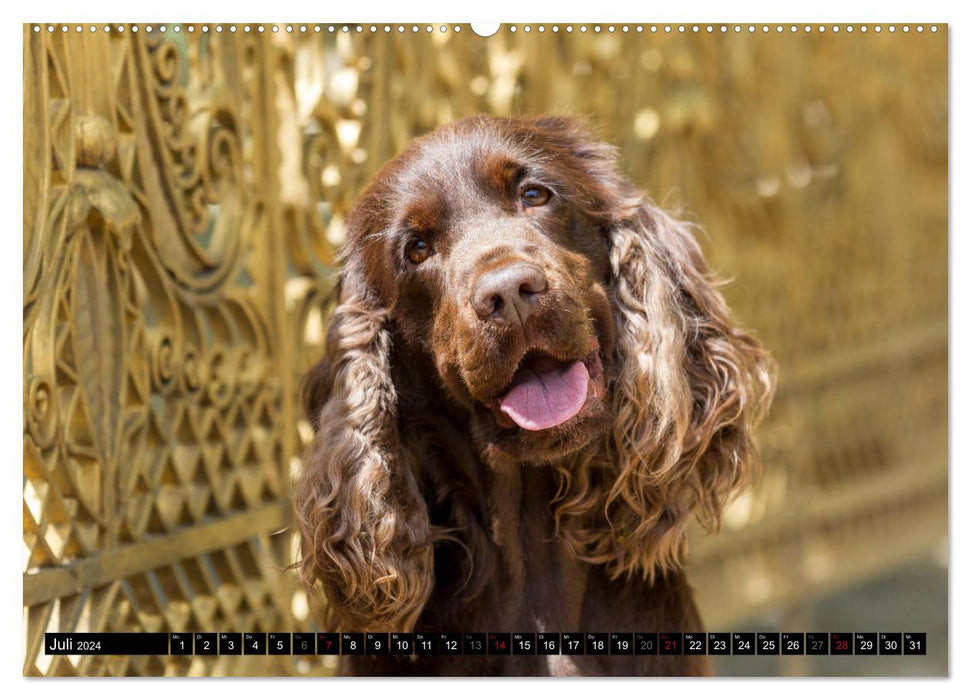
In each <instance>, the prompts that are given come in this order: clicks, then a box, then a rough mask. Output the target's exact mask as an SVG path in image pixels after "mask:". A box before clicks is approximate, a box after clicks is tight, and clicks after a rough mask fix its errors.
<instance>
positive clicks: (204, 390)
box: [23, 25, 947, 675]
mask: <svg viewBox="0 0 971 700" xmlns="http://www.w3.org/2000/svg"><path fill="white" fill-rule="evenodd" d="M39 27H40V30H39V31H34V25H25V27H24V402H25V403H24V411H25V412H24V416H25V418H24V482H23V483H24V490H23V501H24V549H25V551H24V611H25V641H24V648H25V659H24V673H25V674H28V675H41V674H46V675H75V674H82V675H97V674H111V675H186V674H188V675H226V674H229V675H234V674H249V675H263V674H313V673H327V672H329V668H328V667H326V666H325V665H324V662H323V661H322V660H314V661H310V660H308V659H301V658H299V657H264V658H257V657H248V656H244V657H177V656H173V657H131V658H128V657H84V656H81V657H48V656H45V655H44V654H43V652H42V650H41V644H42V640H43V633H44V632H45V631H70V630H78V631H139V630H144V631H193V630H195V631H202V630H212V631H220V630H223V631H226V630H237V631H259V630H264V631H299V630H302V629H311V628H312V622H311V620H310V616H309V614H308V605H307V601H306V598H305V596H304V595H303V593H302V592H301V591H300V590H299V586H298V585H297V583H296V580H295V577H294V574H293V573H292V572H288V571H286V570H285V567H286V565H287V564H289V563H290V562H291V561H292V559H293V549H292V547H293V542H292V535H291V533H289V532H288V530H287V528H288V527H289V525H290V522H291V513H290V504H289V480H290V477H291V475H292V474H293V472H294V470H295V469H296V468H297V466H298V464H299V458H298V455H299V452H300V446H301V442H302V440H304V439H306V437H307V433H308V427H307V425H306V423H305V422H304V421H302V419H301V416H300V414H299V411H298V409H297V402H296V398H295V397H296V389H297V385H298V381H299V377H300V375H301V374H302V373H303V372H304V371H305V370H306V369H307V368H308V367H309V365H310V363H311V362H313V361H314V360H315V358H316V357H318V356H319V354H320V352H321V348H322V342H323V328H324V323H325V315H326V313H327V309H328V305H329V303H330V292H331V288H332V283H333V279H334V253H335V251H336V250H337V249H338V248H339V246H340V243H341V242H342V240H343V236H344V221H345V219H346V216H347V213H348V210H349V207H350V206H351V205H352V203H353V201H354V197H355V196H356V194H357V192H358V191H359V190H360V188H361V187H362V186H363V184H364V183H365V182H366V181H367V180H368V179H369V177H370V176H371V175H372V174H373V173H374V172H375V170H376V169H377V168H378V167H379V166H380V164H381V163H382V162H384V161H385V160H386V159H387V158H388V157H390V156H391V155H393V154H394V153H396V152H397V151H398V150H399V149H400V148H401V147H402V146H403V145H404V144H405V143H406V142H407V141H408V140H409V139H410V138H411V137H413V136H415V135H417V134H420V133H423V132H425V131H427V130H428V129H431V128H433V127H434V126H436V125H437V124H440V123H443V122H447V121H449V120H451V119H454V118H457V117H461V116H464V115H468V114H473V113H479V112H491V113H497V114H511V113H536V112H564V113H571V114H583V115H587V116H588V117H590V118H591V120H592V121H594V122H595V123H596V124H597V125H599V127H600V128H601V129H602V132H603V134H604V136H605V138H606V139H608V140H610V141H612V142H614V143H616V144H617V145H618V146H620V148H621V150H622V154H623V160H624V164H625V167H626V168H627V170H628V171H629V173H630V174H631V176H632V177H633V178H634V179H635V180H636V181H637V182H639V183H641V184H642V185H643V186H644V187H645V189H647V190H648V191H649V192H651V193H652V194H653V196H654V197H655V198H656V199H659V200H661V201H662V203H666V204H669V205H672V206H679V207H682V208H683V209H684V210H685V211H686V215H687V216H690V217H691V218H692V219H694V220H696V221H698V222H699V223H701V224H702V225H703V227H704V228H705V230H706V231H707V232H708V233H707V238H706V239H705V240H704V245H705V248H706V250H707V253H708V255H709V257H710V259H711V260H712V262H713V265H714V267H715V268H716V269H717V270H718V271H719V272H720V273H722V274H723V275H725V276H730V277H731V278H732V279H733V280H734V282H733V283H732V284H730V285H729V286H727V287H726V294H727V296H728V297H729V301H730V303H731V304H732V306H733V308H734V309H735V310H736V311H737V313H738V315H739V316H740V317H741V318H742V319H743V321H744V322H745V323H746V324H747V325H749V326H751V327H753V328H755V329H756V330H757V331H758V332H759V334H760V335H761V337H762V338H763V340H764V341H765V343H766V345H767V346H768V347H769V348H770V349H771V350H772V352H773V354H774V355H775V356H776V359H777V360H778V362H779V365H780V367H781V374H780V388H779V394H778V398H777V401H776V403H775V406H774V409H773V413H772V415H771V417H770V420H769V421H768V423H767V425H766V427H765V429H764V431H763V434H762V439H761V442H762V444H763V451H764V457H765V476H764V479H763V481H762V483H761V484H760V486H759V487H758V488H757V489H756V490H755V491H754V492H752V493H751V494H748V495H746V496H745V497H743V498H742V499H740V501H739V502H738V503H737V504H736V505H735V506H733V508H732V509H731V511H730V512H729V513H728V516H727V518H726V526H725V530H724V532H723V533H722V534H721V535H719V536H717V537H709V536H706V535H702V534H700V533H696V535H695V537H694V542H693V547H692V574H693V582H694V584H695V585H696V587H697V588H698V590H699V597H700V600H701V604H702V608H703V611H704V613H705V615H706V618H707V620H708V622H709V624H710V625H711V626H712V628H715V627H724V626H725V625H728V624H730V623H731V622H732V621H734V620H738V619H741V618H742V617H744V616H745V615H749V614H752V613H754V612H758V611H759V610H763V609H766V608H768V607H771V606H779V605H793V604H797V603H799V602H800V601H806V600H809V599H812V597H814V596H816V595H819V594H820V593H822V592H824V591H827V590H832V589H834V588H837V587H840V586H844V585H847V584H849V583H851V582H853V581H856V580H859V579H862V578H864V577H867V576H871V575H874V574H876V573H878V572H881V571H884V570H886V569H887V568H889V567H891V566H893V565H895V564H897V563H900V562H903V561H908V560H910V559H912V558H914V557H915V556H917V555H918V554H920V553H922V552H926V551H927V550H928V549H930V548H932V547H934V546H937V545H939V544H940V543H941V542H942V538H944V537H945V536H946V517H947V513H946V507H947V502H946V493H947V490H946V489H947V483H946V474H947V453H946V446H947V433H946V419H947V30H946V27H941V31H939V32H937V33H935V34H931V33H930V32H925V33H922V34H917V33H912V34H909V35H905V34H900V33H898V34H896V35H890V34H888V33H883V34H881V35H877V34H874V33H872V32H871V33H870V34H868V35H865V36H864V35H860V34H859V33H858V34H857V35H853V36H850V35H847V34H846V33H845V32H844V33H843V34H839V35H837V34H834V33H833V32H824V33H818V32H813V33H810V34H805V35H803V34H802V33H799V34H796V35H789V34H776V33H774V32H770V33H768V34H764V33H760V32H756V33H755V34H751V35H748V34H745V33H742V34H741V35H738V34H733V33H728V34H723V35H719V34H718V33H715V34H714V35H705V34H701V35H691V34H686V35H685V34H682V35H679V34H670V35H668V34H662V33H658V34H649V33H647V32H644V33H639V32H636V31H634V30H633V28H631V30H630V31H628V32H624V31H622V30H621V29H619V28H618V29H617V31H615V32H608V31H605V32H602V33H598V34H591V33H580V32H567V31H566V30H565V27H564V28H562V31H557V32H553V31H552V29H551V28H549V29H546V28H544V29H546V30H545V31H544V32H543V33H540V32H539V31H538V28H535V27H534V28H533V29H534V31H532V32H531V33H526V32H525V31H523V29H524V28H523V27H520V28H519V31H518V32H516V33H513V32H511V31H510V30H509V29H508V28H504V29H503V30H502V31H500V32H499V33H498V34H496V35H495V36H493V37H491V38H489V39H483V38H480V37H477V36H475V35H474V34H472V32H471V31H470V30H469V28H468V27H465V26H463V27H461V31H455V30H454V28H450V29H449V30H448V31H444V32H442V31H440V30H439V26H438V25H435V27H433V28H432V30H431V31H428V30H427V29H426V26H425V25H420V26H419V27H418V31H417V32H413V31H411V29H412V27H411V26H410V25H409V26H408V27H406V31H405V32H401V33H399V32H397V31H391V32H388V33H385V32H384V31H383V26H380V27H378V28H377V31H374V32H372V31H371V30H370V27H369V26H363V27H358V26H357V25H351V26H349V27H347V28H346V30H345V28H344V26H337V27H335V31H334V32H330V31H328V27H327V25H324V26H322V27H321V29H322V31H319V32H318V31H315V30H314V27H315V25H307V29H306V30H305V31H301V30H300V28H299V27H300V25H295V26H294V27H293V31H292V32H287V31H284V30H283V28H282V27H281V29H280V31H271V30H270V25H265V27H266V29H265V31H259V30H258V25H235V26H233V27H232V28H231V27H230V25H221V26H217V25H205V26H204V25H178V31H176V30H175V26H174V25H173V26H169V27H165V28H164V30H163V29H162V28H161V27H159V25H153V26H151V27H149V26H145V25H139V26H138V27H137V31H136V27H134V26H131V25H112V30H111V31H110V32H106V31H104V29H103V27H102V26H100V25H99V26H98V27H97V31H94V32H91V31H89V27H88V26H87V25H85V26H84V27H83V29H82V31H80V32H78V31H76V28H75V26H74V25H68V26H67V30H66V31H62V27H61V25H54V31H50V32H49V31H47V25H40V26H39ZM247 27H248V28H247ZM150 29H151V31H150Z"/></svg>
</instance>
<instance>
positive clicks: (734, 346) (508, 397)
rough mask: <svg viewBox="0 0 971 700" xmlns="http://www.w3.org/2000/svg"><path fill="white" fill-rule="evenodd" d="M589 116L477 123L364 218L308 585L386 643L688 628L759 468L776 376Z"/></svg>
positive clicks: (348, 262) (424, 150) (326, 364)
mask: <svg viewBox="0 0 971 700" xmlns="http://www.w3.org/2000/svg"><path fill="white" fill-rule="evenodd" d="M617 161H618V158H617V154H616V151H615V150H614V149H613V148H612V147H610V146H609V145H606V144H604V143H601V142H600V141H599V140H597V139H596V138H595V137H594V136H593V135H592V134H591V132H590V130H589V128H588V127H587V126H586V125H585V124H584V123H583V122H581V121H578V120H575V119H571V118H564V117H557V116H541V117H532V118H500V117H487V116H478V117H471V118H467V119H463V120H460V121H457V122H454V123H452V124H449V125H446V126H443V127H440V128H438V129H437V130H435V131H433V132H431V133H429V134H427V135H425V136H423V137H421V138H418V139H416V140H414V141H413V142H412V143H411V144H410V145H409V146H408V147H407V148H406V149H405V150H404V151H403V152H402V153H401V154H400V155H398V156H397V157H396V158H394V159H393V160H391V161H390V162H389V163H388V164H387V165H385V166H384V168H383V169H381V171H380V172H379V173H378V174H377V176H376V177H375V178H374V179H373V181H372V182H371V183H370V184H369V186H368V187H367V188H366V189H365V190H364V192H363V193H362V194H361V196H360V199H359V201H358V202H357V205H356V207H355V208H354V209H353V211H352V213H351V215H350V216H349V218H348V237H347V242H346V245H345V247H344V249H343V251H342V254H341V263H342V270H341V273H340V282H339V303H338V305H337V306H336V308H335V310H334V311H333V313H332V314H331V316H330V319H329V327H328V332H327V340H326V351H325V357H324V358H323V359H322V360H321V362H320V363H319V364H318V365H317V366H316V367H315V368H314V369H313V370H312V371H311V372H310V373H309V375H308V376H307V378H306V380H305V383H304V391H303V400H304V405H305V409H306V412H307V415H308V417H309V419H310V421H311V423H312V425H313V427H314V430H315V436H314V440H313V442H312V445H311V446H310V447H309V449H308V452H307V454H306V456H305V461H304V467H303V471H302V474H301V475H300V477H299V479H298V482H297V484H296V487H295V511H296V514H297V518H298V521H299V529H300V535H301V543H302V544H301V560H300V562H299V567H300V571H301V576H302V579H303V581H304V583H305V585H306V586H307V587H308V589H309V590H311V591H314V592H317V593H322V594H323V598H324V599H325V601H326V615H327V623H328V624H332V625H334V626H335V627H338V626H339V627H340V629H342V630H345V631H371V632H389V631H390V632H411V631H418V632H428V633H431V634H433V635H437V634H438V633H442V632H495V631H506V632H573V631H583V632H642V631H648V632H679V631H695V632H698V631H702V630H703V629H704V626H703V624H702V621H701V619H700V617H699V614H698V611H697V608H696V606H695V603H694V599H693V595H692V591H691V588H690V587H689V585H688V583H687V581H686V579H685V575H684V572H683V569H682V566H683V563H684V559H685V539H686V537H685V534H686V528H687V526H688V524H689V522H690V521H691V520H692V518H694V517H695V516H697V517H698V518H699V519H700V520H701V521H702V523H704V524H706V525H707V526H709V528H711V529H717V527H718V525H719V521H720V515H721V513H722V510H723V509H724V507H725V506H726V504H727V502H728V501H729V500H730V499H731V497H732V496H733V495H735V494H737V493H738V492H739V491H740V490H742V489H744V488H746V487H747V486H748V485H750V484H751V482H752V481H753V479H754V478H756V475H757V474H758V471H759V460H758V454H757V449H756V445H755V443H754V440H753V430H754V429H755V427H756V426H757V424H758V423H759V421H760V420H761V419H762V417H763V416H764V414H765V412H766V410H767V408H768V405H769V402H770V398H771V395H772V392H773V386H774V372H773V365H772V361H771V358H770V357H769V355H768V354H767V352H766V351H765V350H764V349H763V348H762V346H761V344H760V343H759V341H758V340H757V339H756V338H755V337H754V336H753V335H752V334H751V333H750V332H748V331H746V330H743V329H742V328H740V327H738V325H737V324H736V322H735V321H734V320H733V317H732V314H731V312H730V310H729V308H728V307H727V305H726V303H725V301H724V299H723V297H722V295H721V294H720V292H719V291H718V288H717V285H716V283H715V282H714V281H713V278H712V275H711V274H710V272H709V270H708V267H707V265H706V263H705V260H704V258H703V256H702V252H701V249H700V247H699V246H698V244H697V242H696V240H695V239H694V237H693V235H692V233H691V229H690V227H689V226H688V225H687V224H685V223H683V222H681V221H679V220H677V219H676V218H674V217H672V216H671V215H669V214H668V213H666V212H665V211H663V210H662V209H660V208H659V207H657V206H656V205H654V204H653V203H652V202H651V201H650V200H649V199H647V198H646V197H645V196H644V195H643V194H642V193H641V192H640V191H639V190H638V189H637V188H636V187H635V186H634V185H633V184H632V183H631V182H630V181H628V180H627V179H626V178H624V177H623V176H622V175H621V174H620V172H619V170H618V162H617ZM341 671H342V672H343V673H346V674H357V675H424V676H439V675H514V676H524V675H695V674H704V673H706V672H708V667H707V664H706V661H705V658H704V657H702V656H665V655H654V656H641V655H629V656H622V655H606V656H595V655H584V656H569V655H566V654H559V655H552V656H544V655H533V656H494V655H483V656H471V655H467V656H444V655H434V656H415V655H413V656H394V655H374V656H364V655H362V656H344V657H342V663H341Z"/></svg>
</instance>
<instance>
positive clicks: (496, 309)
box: [472, 262, 546, 325]
mask: <svg viewBox="0 0 971 700" xmlns="http://www.w3.org/2000/svg"><path fill="white" fill-rule="evenodd" d="M545 291H546V274H545V273H544V272H543V271H542V270H541V269H540V268H538V267H536V266H535V265H531V264H529V263H525V262H519V263H513V264H512V265H506V266H504V267H500V268H498V269H495V270H491V271H489V272H486V273H485V274H483V275H482V276H481V277H479V279H478V280H476V282H475V286H474V287H473V289H472V307H473V308H474V309H475V312H476V313H477V314H479V318H482V319H489V318H493V319H502V320H504V321H508V322H509V323H518V324H520V325H522V324H524V323H525V322H526V319H527V318H529V316H530V315H531V314H532V313H533V311H535V310H536V307H537V305H538V304H539V298H540V296H541V295H542V294H543V292H545Z"/></svg>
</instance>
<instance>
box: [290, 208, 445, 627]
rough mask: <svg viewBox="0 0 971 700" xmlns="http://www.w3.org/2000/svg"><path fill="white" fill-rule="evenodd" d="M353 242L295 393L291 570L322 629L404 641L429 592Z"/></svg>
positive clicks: (393, 401)
mask: <svg viewBox="0 0 971 700" xmlns="http://www.w3.org/2000/svg"><path fill="white" fill-rule="evenodd" d="M352 222H353V217H352ZM350 239H351V242H350V243H349V244H348V248H347V251H348V252H347V255H346V256H345V259H344V266H343V272H342V276H341V283H340V285H341V293H340V303H339V304H338V306H337V308H336V309H335V310H334V311H333V313H332V314H331V316H330V320H329V328H328V332H327V342H326V356H325V358H324V359H323V360H322V361H321V362H320V364H318V365H317V367H315V368H314V369H313V370H311V372H310V373H309V374H308V376H307V379H306V380H305V383H304V390H303V397H304V405H305V408H306V410H307V411H308V417H309V419H310V421H311V423H312V425H313V426H314V428H315V435H314V440H313V443H312V445H311V447H310V448H309V450H308V451H307V453H306V454H305V456H304V465H303V472H302V474H301V476H300V478H299V480H298V483H297V485H296V489H295V494H294V501H295V509H296V513H297V517H298V521H299V526H300V535H301V553H302V559H301V562H300V571H301V576H302V578H303V580H304V584H305V585H306V586H307V588H308V589H309V590H311V591H314V590H316V587H317V586H318V585H319V586H320V587H321V589H322V592H323V594H324V596H325V598H326V612H327V613H329V615H328V617H329V618H330V619H329V620H328V621H330V622H337V623H339V624H340V625H341V626H342V627H343V628H344V629H354V630H361V631H363V630H365V629H367V630H370V631H374V630H402V631H409V630H411V629H412V628H413V626H414V624H415V621H416V620H417V618H418V616H419V614H420V613H421V610H422V608H423V607H424V605H425V603H426V602H427V600H428V596H429V595H430V594H431V591H432V588H433V583H434V579H433V576H434V572H433V562H432V542H431V537H430V528H429V519H428V509H427V506H426V504H425V502H424V500H423V498H422V495H421V492H420V489H419V485H418V482H417V479H416V477H415V474H414V472H413V470H412V466H411V465H410V464H409V460H408V458H407V457H406V456H405V455H404V454H402V452H401V450H400V444H399V442H400V441H399V436H398V419H397V398H396V391H395V386H394V382H393V381H392V376H391V367H390V364H391V360H390V355H391V350H392V348H391V335H390V333H389V331H388V327H387V312H386V311H385V309H384V308H383V307H382V305H381V303H380V301H379V300H378V299H377V294H376V293H375V291H374V290H373V289H371V288H369V286H368V284H367V281H366V276H365V274H364V260H363V256H361V255H360V247H361V246H360V243H359V236H355V235H353V233H352V235H351V236H350ZM355 241H357V242H356V243H355Z"/></svg>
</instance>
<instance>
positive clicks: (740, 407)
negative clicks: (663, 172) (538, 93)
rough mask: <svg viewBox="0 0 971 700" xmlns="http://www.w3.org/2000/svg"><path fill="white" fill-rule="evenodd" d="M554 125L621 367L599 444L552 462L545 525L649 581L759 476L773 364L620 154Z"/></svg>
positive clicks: (687, 238) (678, 225) (619, 571)
mask: <svg viewBox="0 0 971 700" xmlns="http://www.w3.org/2000/svg"><path fill="white" fill-rule="evenodd" d="M553 125H554V126H555V128H556V129H557V132H558V134H559V138H560V139H561V140H563V139H565V141H566V143H565V144H564V145H563V146H562V148H563V149H564V150H566V151H573V152H581V153H582V154H583V164H582V167H583V168H584V169H585V170H586V171H587V173H588V174H589V175H590V177H591V179H592V182H593V183H594V184H593V185H592V186H591V187H590V188H589V194H590V202H589V210H590V211H591V213H593V214H595V215H596V216H598V217H600V218H601V219H602V220H603V221H604V222H605V223H604V231H605V234H606V237H607V242H608V245H609V248H610V284H609V294H610V298H611V303H612V306H613V312H614V320H615V324H616V334H617V343H616V356H615V358H614V359H615V366H616V367H618V368H619V369H618V371H617V373H616V376H615V378H614V381H613V382H612V384H611V386H610V387H609V392H610V395H611V397H612V401H613V408H614V412H615V416H616V418H615V421H614V426H613V429H612V432H611V434H610V435H609V436H608V439H607V440H606V448H607V449H606V450H601V451H599V452H598V451H595V450H594V451H591V450H587V451H585V452H584V453H582V454H580V455H578V456H577V457H576V458H575V459H574V460H571V463H568V464H564V465H561V466H558V467H557V473H558V476H559V481H560V491H559V493H558V494H557V499H556V501H555V506H554V516H555V518H556V522H557V529H558V532H559V533H560V536H561V537H563V538H564V539H565V540H566V541H567V542H568V543H569V544H570V545H571V547H572V548H573V550H574V552H575V553H576V554H577V555H578V556H579V557H581V558H583V559H584V560H586V561H589V562H591V563H599V564H604V565H606V566H607V567H608V569H609V571H610V572H611V574H612V575H614V576H619V575H633V574H639V575H642V576H645V577H647V578H648V579H653V578H654V576H655V575H656V574H657V573H658V572H660V571H664V570H670V569H673V568H676V567H677V566H678V565H680V564H681V563H682V560H683V556H684V553H685V534H686V530H687V527H688V524H689V522H690V521H691V518H692V517H693V516H696V515H697V516H698V517H699V519H700V520H701V522H702V523H703V524H704V525H705V526H706V527H708V528H710V529H717V528H718V527H719V526H720V519H721V514H722V511H723V510H724V507H725V506H726V505H727V503H728V502H729V501H730V499H731V498H732V497H733V496H734V495H736V494H737V493H738V492H740V491H741V490H743V489H744V488H746V487H747V486H749V485H751V483H753V482H754V481H755V480H756V478H757V476H758V474H759V471H760V463H759V458H758V452H757V449H756V446H755V443H754V440H753V433H754V430H755V427H756V426H757V425H758V423H759V422H760V421H761V420H762V418H763V417H764V415H765V413H766V411H767V410H768V406H769V403H770V401H771V397H772V394H773V391H774V386H775V376H774V375H775V367H774V363H773V362H772V360H771V358H770V357H769V356H768V354H767V353H766V352H765V351H764V350H763V349H762V346H761V345H760V344H759V342H758V340H757V339H756V338H755V337H754V336H753V335H751V334H750V333H748V332H746V331H745V330H742V329H741V328H739V327H738V326H737V325H736V323H735V321H734V319H733V318H732V314H731V311H730V310H729V308H728V306H727V305H726V303H725V300H724V298H723V297H722V295H721V293H720V292H719V291H718V289H717V285H716V282H715V281H714V279H713V278H712V275H711V274H710V272H709V271H708V266H707V264H706V263H705V260H704V257H703V256H702V252H701V248H700V247H699V245H698V243H697V242H696V241H695V239H694V236H693V235H692V234H691V231H690V229H689V226H688V225H687V224H685V223H684V222H681V221H678V220H676V219H675V218H673V217H671V216H670V215H668V214H667V213H665V212H664V211H663V210H661V209H660V208H658V207H656V206H655V205H654V204H652V203H650V202H648V201H646V200H645V199H644V198H643V196H642V195H641V194H640V193H639V192H638V191H637V190H636V188H635V187H634V186H633V185H632V184H631V183H630V182H629V181H627V180H626V179H624V178H622V177H621V176H620V175H619V174H618V173H617V167H616V151H615V150H614V149H613V148H611V147H609V146H605V145H603V144H600V143H598V140H597V139H595V138H593V137H592V136H591V135H590V134H589V132H588V130H587V129H586V127H585V126H584V125H583V123H582V122H578V121H576V120H562V119H559V120H553ZM605 519H606V521H607V522H606V526H605V525H604V520H605ZM564 525H566V527H564Z"/></svg>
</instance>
